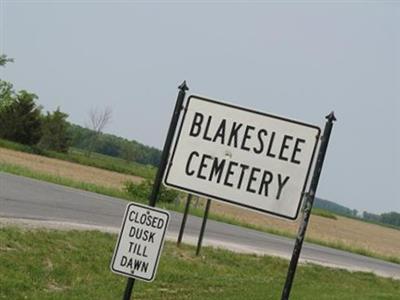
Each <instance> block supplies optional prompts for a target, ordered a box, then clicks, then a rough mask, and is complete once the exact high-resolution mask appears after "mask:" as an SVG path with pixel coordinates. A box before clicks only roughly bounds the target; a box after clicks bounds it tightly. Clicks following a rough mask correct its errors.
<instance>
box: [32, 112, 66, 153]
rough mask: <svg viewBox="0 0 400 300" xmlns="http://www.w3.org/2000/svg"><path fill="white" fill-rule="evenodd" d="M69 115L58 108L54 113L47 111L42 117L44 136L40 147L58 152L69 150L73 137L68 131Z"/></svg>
mask: <svg viewBox="0 0 400 300" xmlns="http://www.w3.org/2000/svg"><path fill="white" fill-rule="evenodd" d="M67 118H68V115H67V114H66V113H63V112H62V111H60V108H57V110H55V111H54V112H53V113H50V112H47V115H46V116H44V117H43V119H42V138H41V139H40V142H39V147H41V148H44V149H48V150H54V151H58V152H68V148H69V146H70V142H71V137H70V135H69V131H68V126H69V124H68V122H67Z"/></svg>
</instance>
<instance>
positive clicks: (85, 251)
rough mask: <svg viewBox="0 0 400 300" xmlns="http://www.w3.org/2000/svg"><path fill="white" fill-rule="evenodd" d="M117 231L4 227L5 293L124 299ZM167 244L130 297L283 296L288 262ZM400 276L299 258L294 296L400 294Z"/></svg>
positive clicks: (1, 282) (373, 299)
mask: <svg viewBox="0 0 400 300" xmlns="http://www.w3.org/2000/svg"><path fill="white" fill-rule="evenodd" d="M115 241H116V236H115V235H111V234H106V233H100V232H94V231H92V232H89V231H83V232H78V231H69V232H68V231H47V230H34V231H26V230H24V229H17V228H10V227H7V228H0V266H1V268H0V287H1V288H0V299H40V300H42V299H82V300H85V299H120V298H122V293H123V289H124V286H125V282H126V279H125V278H123V277H121V276H118V275H115V274H113V273H111V272H110V270H109V263H110V260H111V256H112V251H113V248H114V244H115ZM194 252H195V249H194V247H189V246H183V247H181V248H176V246H175V245H174V244H172V243H167V244H166V247H165V248H164V251H163V254H162V257H161V262H160V266H159V270H158V274H157V277H156V280H155V281H154V282H153V283H143V282H139V281H138V282H137V283H136V285H135V289H134V297H133V299H174V300H175V299H211V300H212V299H218V300H223V299H227V300H228V299H229V300H235V299H252V300H257V299H279V296H280V293H281V289H282V286H283V283H284V279H285V276H286V270H287V265H288V262H287V261H285V260H282V259H278V258H272V257H260V256H254V255H240V254H235V253H231V252H228V251H224V250H215V249H211V248H203V252H202V255H201V256H200V257H196V256H195V255H194ZM399 294H400V282H399V281H395V280H391V279H383V278H379V277H376V276H374V275H372V274H368V273H359V272H356V273H350V272H347V271H343V270H337V269H330V268H324V267H319V266H314V265H300V266H299V268H298V271H297V274H296V278H295V283H294V286H293V290H292V299H296V300H302V299H304V300H310V299H318V300H324V299H327V300H328V299H329V300H333V299H341V300H343V299H351V300H357V299H359V300H368V299H370V300H379V299H382V300H383V299H398V296H399Z"/></svg>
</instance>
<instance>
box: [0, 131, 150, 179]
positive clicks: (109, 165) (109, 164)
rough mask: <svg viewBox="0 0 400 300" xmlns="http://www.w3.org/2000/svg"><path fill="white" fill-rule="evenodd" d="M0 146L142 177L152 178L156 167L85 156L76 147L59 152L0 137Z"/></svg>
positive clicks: (104, 157)
mask: <svg viewBox="0 0 400 300" xmlns="http://www.w3.org/2000/svg"><path fill="white" fill-rule="evenodd" d="M0 147H2V148H6V149H11V150H16V151H21V152H25V153H30V154H38V155H41V156H44V157H49V158H56V159H59V160H64V161H69V162H73V163H77V164H81V165H86V166H91V167H96V168H100V169H104V170H108V171H113V172H117V173H122V174H128V175H133V176H140V177H143V178H153V177H154V176H155V172H156V168H155V167H153V166H150V165H149V166H145V165H142V164H139V163H136V162H132V161H129V162H128V161H126V160H123V159H120V158H117V157H112V156H108V155H103V154H100V153H92V154H91V155H90V156H87V155H86V154H85V153H84V151H83V150H80V149H77V148H70V151H69V152H68V153H60V152H55V151H49V150H43V149H39V148H37V147H30V146H26V145H22V144H19V143H14V142H11V141H7V140H3V139H0Z"/></svg>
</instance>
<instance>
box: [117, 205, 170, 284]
mask: <svg viewBox="0 0 400 300" xmlns="http://www.w3.org/2000/svg"><path fill="white" fill-rule="evenodd" d="M131 206H139V207H141V208H144V209H147V210H152V211H155V212H158V213H161V214H164V215H166V216H167V223H166V225H165V228H164V232H163V235H162V238H161V243H160V247H159V249H158V252H157V259H156V263H155V266H154V269H153V273H152V274H151V277H150V279H147V278H144V277H141V276H136V275H134V274H132V273H125V272H121V271H119V270H116V269H114V263H115V258H116V256H117V252H118V249H119V244H120V243H121V238H122V234H123V231H124V228H125V223H126V219H127V217H128V211H129V208H130V207H131ZM168 224H169V213H168V212H166V211H164V210H159V209H157V208H154V207H151V206H146V205H142V204H137V203H134V202H131V203H129V204H128V205H127V206H126V209H125V214H124V220H123V221H122V225H121V230H120V231H119V235H118V241H117V244H116V245H115V248H114V254H113V257H112V260H111V265H110V267H111V271H112V272H114V273H116V274H121V275H125V276H128V277H131V278H136V279H140V280H143V281H147V282H151V281H153V280H154V277H155V275H156V272H157V269H158V263H159V261H160V254H161V251H162V249H163V246H164V241H165V239H164V238H165V233H166V232H167V227H168Z"/></svg>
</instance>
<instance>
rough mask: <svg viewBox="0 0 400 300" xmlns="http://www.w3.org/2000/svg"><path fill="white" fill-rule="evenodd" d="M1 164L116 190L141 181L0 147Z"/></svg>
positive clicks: (133, 177) (123, 175)
mask: <svg viewBox="0 0 400 300" xmlns="http://www.w3.org/2000/svg"><path fill="white" fill-rule="evenodd" d="M1 162H3V163H9V164H13V165H18V166H22V167H26V168H29V169H31V170H33V171H36V172H42V173H47V174H51V175H54V176H60V177H65V178H68V179H72V180H75V181H83V182H88V183H93V184H97V185H100V186H106V187H111V188H118V189H120V188H121V187H122V186H123V183H124V182H125V181H128V180H131V181H133V182H139V181H140V180H142V178H141V177H138V176H132V175H127V174H121V173H117V172H112V171H107V170H103V169H99V168H94V167H89V166H84V165H80V164H77V163H72V162H68V161H63V160H59V159H54V158H48V157H45V156H41V155H36V154H30V153H24V152H19V151H14V150H9V149H5V148H1V147H0V163H1Z"/></svg>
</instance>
